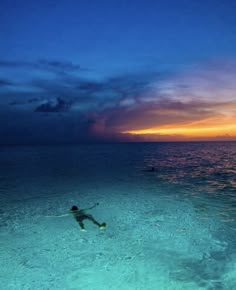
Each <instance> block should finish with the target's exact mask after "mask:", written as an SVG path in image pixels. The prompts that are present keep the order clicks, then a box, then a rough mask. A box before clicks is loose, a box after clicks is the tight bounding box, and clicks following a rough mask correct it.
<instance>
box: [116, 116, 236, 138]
mask: <svg viewBox="0 0 236 290" xmlns="http://www.w3.org/2000/svg"><path fill="white" fill-rule="evenodd" d="M214 121H216V120H214ZM121 133H124V134H131V135H143V136H145V135H146V136H150V137H152V136H160V137H172V136H173V137H176V136H179V137H181V138H183V139H186V138H188V139H195V138H197V139H201V138H204V139H206V138H216V137H219V136H228V137H236V121H235V120H234V122H232V120H231V122H229V121H228V122H222V121H221V122H220V120H217V122H213V120H208V121H206V120H205V121H198V122H193V123H189V124H173V125H162V126H159V127H153V128H147V129H140V130H127V131H123V132H121Z"/></svg>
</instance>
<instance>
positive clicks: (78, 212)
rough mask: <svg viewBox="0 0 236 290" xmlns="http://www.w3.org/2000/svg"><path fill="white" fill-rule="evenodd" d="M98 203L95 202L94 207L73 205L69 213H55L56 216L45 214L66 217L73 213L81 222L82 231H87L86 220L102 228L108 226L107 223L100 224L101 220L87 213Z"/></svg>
mask: <svg viewBox="0 0 236 290" xmlns="http://www.w3.org/2000/svg"><path fill="white" fill-rule="evenodd" d="M97 205H99V203H95V204H94V205H93V206H92V207H89V208H86V209H79V208H78V207H77V206H76V205H73V206H72V207H71V209H70V211H69V213H66V214H63V215H56V216H55V215H54V216H45V217H56V218H59V217H65V216H68V215H70V214H71V213H72V214H73V216H74V218H75V220H76V221H77V222H78V223H79V226H80V229H81V231H85V227H84V223H83V221H84V220H86V219H87V220H90V221H92V222H93V223H94V224H95V225H97V226H98V227H99V228H100V229H101V230H102V229H105V228H106V223H102V224H100V223H99V222H97V221H96V220H95V218H94V217H93V216H92V215H91V214H87V213H86V210H90V209H93V208H95V207H96V206H97Z"/></svg>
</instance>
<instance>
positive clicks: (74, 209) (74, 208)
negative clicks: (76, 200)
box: [70, 205, 79, 211]
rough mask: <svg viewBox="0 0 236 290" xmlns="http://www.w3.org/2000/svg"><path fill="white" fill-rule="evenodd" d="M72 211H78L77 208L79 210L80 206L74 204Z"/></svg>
mask: <svg viewBox="0 0 236 290" xmlns="http://www.w3.org/2000/svg"><path fill="white" fill-rule="evenodd" d="M70 210H71V211H76V210H79V209H78V207H77V206H76V205H73V206H72V207H71V209H70Z"/></svg>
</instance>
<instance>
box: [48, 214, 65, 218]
mask: <svg viewBox="0 0 236 290" xmlns="http://www.w3.org/2000/svg"><path fill="white" fill-rule="evenodd" d="M68 215H70V214H69V213H66V214H62V215H45V217H53V218H60V217H64V216H68Z"/></svg>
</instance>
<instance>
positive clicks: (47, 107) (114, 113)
mask: <svg viewBox="0 0 236 290" xmlns="http://www.w3.org/2000/svg"><path fill="white" fill-rule="evenodd" d="M235 15H236V2H235V1H233V0H225V1H221V0H204V1H203V0H198V1H191V0H188V1H187V0H179V1H174V0H172V1H170V0H165V1H162V0H160V1H156V0H126V1H124V0H88V1H82V0H69V1H65V0H56V1H54V0H50V1H49V0H48V1H46V0H41V1H36V0H25V1H20V0H2V1H1V9H0V144H31V143H40V144H41V143H42V144H43V143H77V142H103V141H105V142H106V141H108V142H111V141H114V142H115V141H195V140H203V141H211V140H213V141H214V140H235V141H236V17H235Z"/></svg>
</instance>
